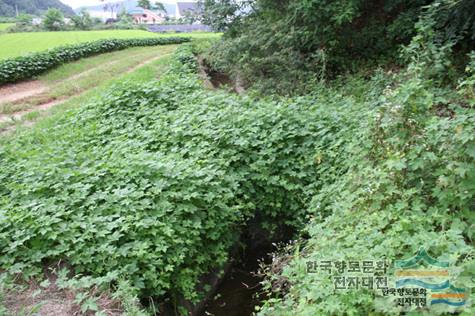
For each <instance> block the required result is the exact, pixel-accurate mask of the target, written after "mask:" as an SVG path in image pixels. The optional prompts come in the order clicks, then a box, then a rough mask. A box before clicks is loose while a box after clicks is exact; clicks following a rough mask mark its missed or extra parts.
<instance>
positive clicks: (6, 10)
mask: <svg viewBox="0 0 475 316" xmlns="http://www.w3.org/2000/svg"><path fill="white" fill-rule="evenodd" d="M15 5H16V6H18V12H19V13H28V14H34V15H39V14H41V13H42V12H44V11H46V10H48V9H49V8H56V9H59V10H61V11H62V12H63V13H64V14H65V15H74V11H73V9H72V8H71V7H70V6H67V5H65V4H64V3H62V2H60V1H59V0H0V16H15V14H16V12H15Z"/></svg>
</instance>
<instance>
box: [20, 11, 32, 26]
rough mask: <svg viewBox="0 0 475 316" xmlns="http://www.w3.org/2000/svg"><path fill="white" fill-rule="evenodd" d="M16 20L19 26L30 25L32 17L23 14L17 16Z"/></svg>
mask: <svg viewBox="0 0 475 316" xmlns="http://www.w3.org/2000/svg"><path fill="white" fill-rule="evenodd" d="M16 19H17V23H18V24H21V25H30V24H31V23H32V22H33V16H32V15H30V14H25V13H22V14H20V15H18V17H17V18H16Z"/></svg>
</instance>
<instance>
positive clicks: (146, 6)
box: [138, 0, 152, 10]
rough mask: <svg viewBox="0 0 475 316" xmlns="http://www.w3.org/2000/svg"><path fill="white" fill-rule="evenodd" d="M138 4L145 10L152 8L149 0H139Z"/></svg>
mask: <svg viewBox="0 0 475 316" xmlns="http://www.w3.org/2000/svg"><path fill="white" fill-rule="evenodd" d="M138 6H139V7H141V8H144V9H147V10H150V9H151V8H152V5H151V4H150V0H139V2H138Z"/></svg>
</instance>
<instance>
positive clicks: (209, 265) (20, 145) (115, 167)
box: [0, 46, 475, 315]
mask: <svg viewBox="0 0 475 316" xmlns="http://www.w3.org/2000/svg"><path fill="white" fill-rule="evenodd" d="M196 68H197V61H196V57H195V56H194V55H193V53H192V51H191V48H190V47H189V46H186V47H182V48H181V49H180V51H179V53H178V55H177V56H176V60H175V62H174V64H173V65H172V69H171V71H170V72H169V73H168V74H167V75H166V76H164V77H163V78H162V79H161V80H160V82H158V83H157V82H155V81H154V82H150V83H148V84H142V85H136V86H126V87H125V86H123V87H116V88H115V89H114V90H113V91H111V92H110V93H109V94H108V95H106V96H105V97H104V98H103V100H101V101H99V102H96V103H94V104H90V105H88V106H86V107H84V108H82V109H80V110H76V111H75V112H71V113H70V115H67V116H64V117H63V118H62V119H60V120H59V121H58V124H57V125H56V126H55V127H50V128H48V129H46V130H40V131H36V132H35V133H28V132H27V133H24V134H21V135H18V136H16V137H15V138H12V139H7V140H5V141H3V143H2V152H1V153H0V162H1V164H2V166H4V168H2V170H1V171H0V197H1V198H0V210H1V211H2V213H1V215H2V216H1V217H0V268H1V269H3V270H5V271H6V272H8V273H10V274H15V273H21V274H22V276H23V277H25V278H29V277H33V276H39V275H42V272H43V271H42V269H43V268H44V267H45V266H48V265H51V264H55V263H57V262H58V261H61V262H63V265H62V267H63V268H64V270H61V272H59V276H60V279H59V281H60V284H62V285H63V286H76V287H77V286H79V287H83V288H90V287H92V286H99V287H102V288H104V287H108V286H109V285H112V287H113V288H114V287H115V286H116V285H117V284H122V283H123V282H125V283H128V284H129V286H131V287H132V288H134V289H135V290H137V291H138V292H139V293H140V297H141V298H148V297H153V298H154V299H156V300H157V301H158V302H166V303H164V304H163V306H164V305H170V304H171V305H174V306H175V307H177V309H176V310H178V313H179V314H185V313H186V311H184V310H183V309H179V306H177V305H179V302H180V299H181V298H183V297H184V298H186V299H187V300H191V301H194V302H197V301H198V300H199V299H200V298H202V297H203V292H201V293H200V292H199V291H197V285H198V284H199V283H200V282H199V281H200V278H201V277H202V276H203V275H205V274H207V273H208V272H210V271H213V270H215V269H216V268H218V269H219V268H222V267H223V266H224V265H225V263H226V262H227V261H228V259H229V253H230V251H231V249H232V248H233V246H234V245H235V244H236V242H237V241H238V239H239V237H240V235H241V232H242V231H243V227H244V225H246V223H247V222H248V221H249V220H250V219H252V218H253V217H254V216H258V217H259V218H260V219H262V221H261V225H262V226H263V227H264V228H265V229H268V230H269V231H274V230H275V229H278V228H280V227H282V226H285V225H288V226H292V227H295V228H298V229H301V228H304V229H303V232H302V234H301V235H302V237H303V238H302V239H301V241H300V242H299V243H298V244H297V245H294V247H292V248H291V249H292V250H291V251H290V252H289V253H287V254H285V258H287V259H288V260H281V261H279V262H285V263H286V264H284V265H280V266H277V267H276V269H273V270H272V273H270V274H269V279H268V280H269V281H268V283H267V285H268V287H269V289H271V288H272V289H274V290H277V294H276V296H275V297H271V298H270V299H269V300H268V301H267V302H266V303H265V304H264V306H263V308H262V311H261V313H262V314H263V315H290V314H292V315H295V313H298V314H299V315H300V314H302V315H305V314H308V315H327V314H336V315H339V314H355V315H359V314H370V313H397V310H396V309H394V308H393V306H392V305H391V304H387V303H386V302H383V303H381V299H380V298H379V296H378V295H379V294H378V293H377V292H375V291H367V290H359V291H356V292H336V291H334V290H333V288H332V287H333V284H332V283H331V280H329V279H326V278H325V277H324V276H323V275H322V274H318V273H317V274H314V275H308V274H307V273H306V271H305V268H306V266H307V265H306V262H307V261H308V260H317V261H318V260H320V258H322V259H325V260H333V259H338V260H340V261H342V260H350V259H351V260H358V259H373V258H374V259H380V258H381V257H384V258H387V259H395V258H401V257H405V256H407V255H408V254H413V252H414V250H415V249H417V248H419V246H420V245H421V244H422V245H424V246H426V247H430V249H431V250H432V254H433V255H434V256H436V257H443V255H444V253H447V252H450V254H451V255H452V256H453V258H459V259H458V260H459V261H457V263H458V265H459V266H460V267H462V268H465V267H467V266H468V265H470V264H471V262H473V247H472V246H471V241H472V233H471V232H472V231H473V230H472V228H473V226H471V225H473V221H471V219H472V217H471V214H470V210H471V209H472V208H473V205H474V204H473V203H474V195H473V192H474V191H475V188H474V183H475V179H474V178H473V175H474V173H473V172H472V171H473V170H474V168H475V161H474V160H475V157H474V155H473V148H474V146H475V139H474V136H473V135H475V133H474V132H475V131H474V126H475V124H474V123H475V115H474V114H473V111H472V110H471V109H468V108H466V107H465V105H464V104H457V103H455V101H454V102H452V100H457V99H444V98H442V96H444V94H441V93H440V90H438V89H434V87H433V86H431V85H430V84H428V82H426V81H424V80H422V79H421V77H420V76H419V75H420V74H419V73H417V72H416V73H409V74H402V75H401V76H393V75H390V74H387V73H379V74H377V75H376V76H374V77H373V79H372V80H367V79H361V78H358V77H356V76H354V77H348V78H345V79H342V80H340V81H335V82H332V84H331V85H325V84H324V83H322V84H319V85H315V87H314V89H313V90H314V91H313V93H311V94H308V95H305V96H300V97H294V98H280V97H275V96H273V97H267V98H253V97H250V96H237V95H231V94H229V93H226V92H224V91H211V92H210V91H206V90H205V89H203V88H202V86H201V82H200V80H199V78H198V76H197V74H196ZM447 100H450V101H451V103H448V102H447ZM438 106H441V109H442V110H440V111H438V110H436V109H437V107H438ZM279 258H282V257H279ZM66 269H67V270H66ZM68 271H69V272H68ZM459 273H463V271H462V270H459ZM124 280H125V281H124ZM201 285H202V284H201ZM205 290H206V287H205ZM163 306H162V307H163Z"/></svg>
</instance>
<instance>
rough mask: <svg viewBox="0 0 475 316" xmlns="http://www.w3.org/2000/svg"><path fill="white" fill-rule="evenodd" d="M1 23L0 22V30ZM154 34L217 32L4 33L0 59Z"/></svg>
mask: <svg viewBox="0 0 475 316" xmlns="http://www.w3.org/2000/svg"><path fill="white" fill-rule="evenodd" d="M2 25H3V24H0V31H1V28H2ZM154 36H159V37H177V36H182V37H193V38H210V37H217V36H219V34H216V33H201V32H193V33H167V34H157V33H151V32H147V31H143V30H106V31H71V32H31V33H5V34H0V60H1V59H5V58H11V57H17V56H21V55H25V54H28V53H32V52H38V51H42V50H47V49H50V48H54V47H57V46H61V45H67V44H77V43H81V42H88V41H94V40H100V39H106V38H144V37H154Z"/></svg>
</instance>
